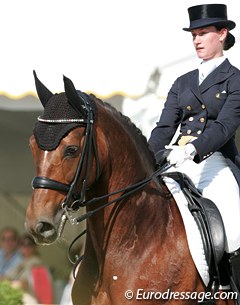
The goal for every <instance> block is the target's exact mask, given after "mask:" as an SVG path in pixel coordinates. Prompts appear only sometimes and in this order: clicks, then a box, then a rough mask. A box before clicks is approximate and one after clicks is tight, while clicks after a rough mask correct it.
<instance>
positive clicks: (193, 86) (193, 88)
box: [189, 69, 202, 101]
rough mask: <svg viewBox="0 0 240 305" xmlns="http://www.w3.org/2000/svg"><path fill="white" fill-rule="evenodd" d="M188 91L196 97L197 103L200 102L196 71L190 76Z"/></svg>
mask: <svg viewBox="0 0 240 305" xmlns="http://www.w3.org/2000/svg"><path fill="white" fill-rule="evenodd" d="M189 78H190V89H191V91H192V93H193V94H194V95H195V96H196V97H197V99H198V100H199V101H201V100H202V97H201V93H200V89H199V84H198V83H199V73H198V69H196V70H194V71H193V72H192V73H191V74H190V75H189Z"/></svg>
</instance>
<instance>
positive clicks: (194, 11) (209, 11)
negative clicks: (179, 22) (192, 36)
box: [183, 4, 236, 32]
mask: <svg viewBox="0 0 240 305" xmlns="http://www.w3.org/2000/svg"><path fill="white" fill-rule="evenodd" d="M188 14H189V19H190V26H189V28H183V30H184V31H188V32H190V31H191V30H193V29H198V28H203V27H206V26H211V25H214V26H222V27H226V28H227V29H228V30H232V29H233V28H235V26H236V24H235V22H233V21H231V20H228V19H227V6H226V5H225V4H203V5H196V6H192V7H189V8H188Z"/></svg>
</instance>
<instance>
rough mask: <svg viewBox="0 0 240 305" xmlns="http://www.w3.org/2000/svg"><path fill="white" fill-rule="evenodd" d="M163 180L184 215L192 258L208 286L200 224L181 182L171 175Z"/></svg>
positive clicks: (207, 269)
mask: <svg viewBox="0 0 240 305" xmlns="http://www.w3.org/2000/svg"><path fill="white" fill-rule="evenodd" d="M163 180H164V182H165V183H166V185H167V187H168V189H169V191H170V192H171V194H172V195H173V197H174V199H175V201H176V203H177V206H178V208H179V211H180V213H181V215H182V219H183V223H184V226H185V230H186V235H187V240H188V246H189V250H190V253H191V256H192V259H193V261H194V263H195V266H196V268H197V270H198V272H199V274H200V276H201V278H202V280H203V282H204V284H205V285H206V286H207V285H208V283H209V268H208V265H207V260H206V256H205V253H204V248H203V242H202V239H201V235H200V231H199V229H198V226H197V224H196V222H195V220H194V218H193V216H192V214H191V213H190V211H189V209H188V206H187V200H186V198H185V196H184V194H183V193H182V191H181V188H180V187H179V184H178V183H177V182H176V181H175V180H173V179H171V178H169V177H164V178H163Z"/></svg>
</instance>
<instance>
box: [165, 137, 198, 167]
mask: <svg viewBox="0 0 240 305" xmlns="http://www.w3.org/2000/svg"><path fill="white" fill-rule="evenodd" d="M165 148H166V149H172V151H171V152H170V153H169V155H168V157H167V161H168V163H169V164H170V165H173V166H175V167H178V166H180V165H182V164H183V162H184V161H186V160H193V158H194V156H195V155H196V153H197V152H196V149H195V147H194V145H193V144H191V143H190V144H187V145H184V146H178V145H166V146H165Z"/></svg>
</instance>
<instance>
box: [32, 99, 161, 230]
mask: <svg viewBox="0 0 240 305" xmlns="http://www.w3.org/2000/svg"><path fill="white" fill-rule="evenodd" d="M84 103H85V110H86V111H87V115H86V118H84V119H78V122H80V123H81V124H84V125H85V136H84V137H85V138H84V143H83V148H82V154H81V157H80V160H79V163H78V166H77V170H76V173H75V176H74V179H73V181H72V182H71V183H70V184H65V183H62V182H59V181H57V180H53V179H50V178H48V177H44V176H36V177H34V178H33V180H32V188H33V189H39V188H43V189H51V190H55V191H60V192H63V193H66V197H65V199H64V201H63V202H62V209H63V210H64V215H66V217H67V219H68V220H69V222H70V223H71V224H72V225H74V224H78V223H79V222H81V221H83V220H85V219H87V218H89V217H91V216H92V215H93V214H95V213H97V212H98V211H100V210H102V209H104V208H106V207H107V206H109V205H111V204H113V203H115V202H117V201H120V200H123V199H124V198H126V197H128V196H130V195H131V194H132V193H135V192H136V191H138V190H140V189H141V188H143V187H144V186H145V185H146V184H147V183H148V182H149V181H150V180H152V179H153V178H154V177H157V176H159V175H160V174H161V173H162V172H163V171H165V170H166V168H163V167H161V168H159V169H157V170H156V171H155V172H153V173H152V174H151V175H150V176H148V177H146V178H145V179H143V180H141V181H139V182H137V183H135V184H133V185H129V186H127V187H125V188H123V189H119V190H116V191H114V192H111V193H109V194H106V195H103V196H100V197H94V198H92V199H90V200H87V201H86V192H87V182H88V178H89V172H90V166H91V162H92V157H94V159H95V163H96V179H95V180H96V181H97V180H98V178H99V175H100V165H99V158H98V151H97V145H96V139H95V135H94V129H93V124H94V111H93V108H92V107H91V105H90V103H89V102H88V99H86V98H85V99H84ZM40 120H41V119H40ZM45 121H47V120H45ZM62 121H63V122H64V123H66V121H64V120H62ZM74 121H75V122H76V120H74ZM51 122H52V123H56V121H55V120H51ZM68 122H69V123H71V122H72V120H71V119H68ZM48 123H49V121H48ZM58 123H61V122H60V120H58ZM92 152H93V156H92ZM84 167H85V173H84V174H83V169H84ZM80 176H82V177H83V179H82V187H81V192H80V193H79V192H78V191H77V187H79V184H78V182H79V178H80ZM117 194H120V195H119V196H118V197H115V199H113V200H111V201H108V202H107V203H105V204H103V205H101V206H100V207H98V208H96V209H94V210H91V211H88V212H86V213H85V214H84V215H81V216H79V217H76V218H74V217H73V216H72V213H73V212H76V211H78V210H79V209H80V208H81V207H87V206H90V205H92V204H94V203H95V202H98V201H100V200H103V199H106V198H108V197H110V196H112V195H117Z"/></svg>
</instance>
